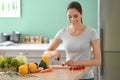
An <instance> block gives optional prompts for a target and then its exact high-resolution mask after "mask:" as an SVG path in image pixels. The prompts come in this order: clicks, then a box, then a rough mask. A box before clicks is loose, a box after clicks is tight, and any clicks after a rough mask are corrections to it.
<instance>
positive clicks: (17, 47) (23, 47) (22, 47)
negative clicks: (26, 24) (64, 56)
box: [0, 43, 64, 50]
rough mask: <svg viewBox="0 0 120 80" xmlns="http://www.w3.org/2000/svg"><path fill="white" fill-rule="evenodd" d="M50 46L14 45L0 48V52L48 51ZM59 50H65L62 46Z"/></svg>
mask: <svg viewBox="0 0 120 80" xmlns="http://www.w3.org/2000/svg"><path fill="white" fill-rule="evenodd" d="M48 46H49V44H23V43H19V44H12V45H8V46H0V50H46V49H47V48H48ZM57 49H58V50H64V48H63V46H62V45H60V46H59V47H58V48H57Z"/></svg>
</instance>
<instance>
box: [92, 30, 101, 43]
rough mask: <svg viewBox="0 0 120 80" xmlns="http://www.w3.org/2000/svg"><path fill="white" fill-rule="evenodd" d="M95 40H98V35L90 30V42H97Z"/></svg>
mask: <svg viewBox="0 0 120 80" xmlns="http://www.w3.org/2000/svg"><path fill="white" fill-rule="evenodd" d="M97 39H99V36H98V33H97V31H96V30H95V29H94V28H92V30H91V42H92V41H94V40H97Z"/></svg>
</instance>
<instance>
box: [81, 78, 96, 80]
mask: <svg viewBox="0 0 120 80" xmlns="http://www.w3.org/2000/svg"><path fill="white" fill-rule="evenodd" d="M80 80H94V78H90V79H80Z"/></svg>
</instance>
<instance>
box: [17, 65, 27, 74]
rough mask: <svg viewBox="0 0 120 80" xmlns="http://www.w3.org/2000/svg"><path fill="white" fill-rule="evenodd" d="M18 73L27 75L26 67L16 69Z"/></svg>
mask: <svg viewBox="0 0 120 80" xmlns="http://www.w3.org/2000/svg"><path fill="white" fill-rule="evenodd" d="M18 72H19V73H21V74H28V72H29V71H28V65H26V64H24V65H21V66H20V67H19V68H18Z"/></svg>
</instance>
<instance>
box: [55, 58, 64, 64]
mask: <svg viewBox="0 0 120 80" xmlns="http://www.w3.org/2000/svg"><path fill="white" fill-rule="evenodd" d="M57 60H58V62H60V63H61V64H65V61H64V60H63V59H60V58H58V59H57Z"/></svg>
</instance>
